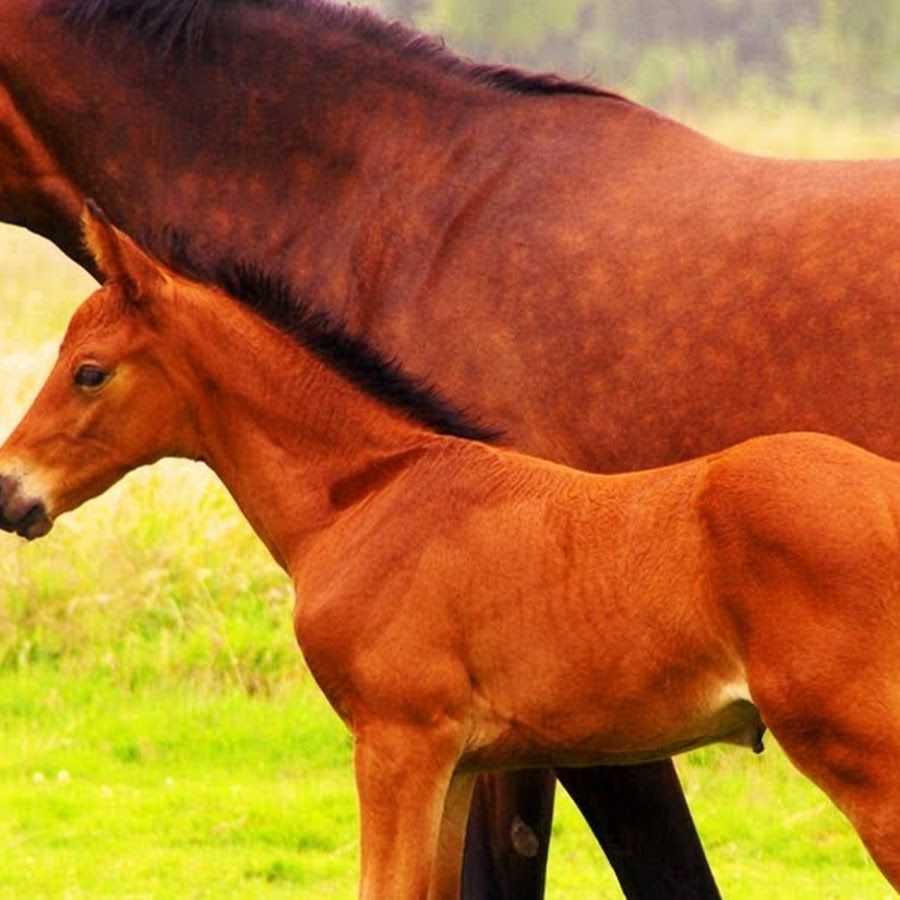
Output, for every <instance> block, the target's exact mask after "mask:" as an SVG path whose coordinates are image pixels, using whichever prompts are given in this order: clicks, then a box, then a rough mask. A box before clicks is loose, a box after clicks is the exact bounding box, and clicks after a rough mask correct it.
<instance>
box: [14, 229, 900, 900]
mask: <svg viewBox="0 0 900 900" xmlns="http://www.w3.org/2000/svg"><path fill="white" fill-rule="evenodd" d="M86 229H87V237H88V245H89V247H90V248H91V250H92V252H93V254H94V256H95V258H96V260H97V263H98V266H99V267H100V268H101V270H102V271H104V272H105V273H106V275H107V276H108V278H109V281H108V283H107V284H106V286H105V287H103V288H101V289H100V290H98V291H97V292H96V293H94V294H93V295H92V296H91V297H90V298H88V300H86V301H85V303H84V304H83V305H82V306H81V307H80V309H79V310H78V311H77V312H76V314H75V316H74V317H73V319H72V322H71V324H70V325H69V329H68V332H67V334H66V337H65V340H64V342H63V344H62V347H61V350H60V355H59V359H58V361H57V363H56V366H55V368H54V369H53V371H52V373H51V374H50V376H49V378H48V381H47V383H46V384H45V385H44V387H43V388H42V390H41V392H40V394H39V395H38V397H37V399H36V400H35V402H34V404H33V405H32V407H31V409H30V410H29V412H28V413H27V414H26V416H25V418H24V419H23V420H22V422H21V423H20V424H19V426H18V427H17V428H16V430H15V431H14V432H13V434H12V436H11V437H10V438H9V439H8V440H7V442H6V443H5V444H4V445H3V447H2V449H0V473H2V476H0V489H2V502H0V514H2V525H3V527H4V528H6V529H8V530H14V531H16V532H18V533H19V534H21V535H23V536H24V537H27V538H34V537H38V536H40V535H42V534H45V533H46V532H47V531H48V530H49V529H50V527H51V524H52V522H53V519H54V518H55V517H57V516H58V515H60V514H61V513H63V512H65V511H67V510H70V509H73V508H74V507H76V506H78V505H79V504H81V503H83V502H84V501H85V500H87V499H89V498H90V497H93V496H95V495H97V494H99V493H100V492H101V491H103V490H104V489H105V488H107V487H109V486H110V485H111V484H112V483H113V482H115V481H116V480H117V479H118V478H120V477H121V476H122V475H123V474H125V472H127V471H129V470H130V469H133V468H134V467H136V466H138V465H141V464H145V463H151V462H153V461H154V460H156V459H158V458H160V457H162V456H167V455H178V456H186V457H191V458H195V459H202V460H205V461H206V462H207V463H208V464H209V465H210V466H211V467H212V468H213V469H214V470H215V471H216V472H217V473H218V475H219V476H220V477H221V479H222V480H223V481H224V483H225V484H226V485H227V487H228V488H229V490H230V491H231V493H232V494H233V495H234V497H235V499H236V500H237V502H238V504H239V505H240V507H241V509H242V510H243V512H244V513H245V515H246V516H247V518H248V519H249V520H250V522H251V523H252V525H253V527H254V528H255V529H256V531H257V533H258V534H259V536H260V537H261V538H262V539H263V541H264V542H265V543H266V545H267V546H268V548H269V550H270V551H271V552H272V554H273V556H274V557H275V559H276V560H277V561H278V562H279V563H280V564H281V565H282V566H283V567H284V568H285V569H286V570H287V571H288V572H289V573H290V574H291V576H292V578H293V580H294V585H295V589H296V596H297V601H296V607H295V613H294V623H295V630H296V635H297V640H298V642H299V644H300V647H301V649H302V650H303V653H304V655H305V657H306V660H307V662H308V664H309V667H310V669H311V671H312V672H313V674H314V676H315V677H316V679H317V681H318V683H319V684H320V686H321V687H322V689H323V690H324V692H325V693H326V695H327V696H328V699H329V700H330V702H331V703H332V704H333V705H334V707H335V709H336V710H337V712H338V713H339V714H340V716H341V718H342V719H343V720H344V722H345V723H346V724H347V726H348V727H349V728H350V730H351V732H352V733H353V737H354V741H355V771H356V780H357V787H358V792H359V802H360V820H361V882H360V896H361V897H365V898H375V897H378V898H385V900H395V898H426V897H428V898H454V897H457V896H458V892H459V876H460V860H461V853H462V841H463V835H464V829H465V822H466V813H467V809H468V803H469V798H470V792H471V787H472V782H473V777H474V774H475V773H476V772H477V771H479V770H484V769H492V768H495V769H497V768H499V769H502V768H516V767H528V766H546V765H566V766H578V765H583V764H589V763H590V764H598V763H601V764H603V763H608V764H615V763H635V762H641V761H644V760H653V759H660V758H664V757H667V756H670V755H671V754H674V753H678V752H680V751H683V750H686V749H688V748H691V747H697V746H700V745H702V744H706V743H709V742H712V741H729V742H732V743H736V744H739V745H743V746H748V747H752V748H753V749H756V750H759V749H761V739H762V735H763V732H764V730H765V726H768V727H769V728H771V729H772V731H773V732H774V734H775V735H776V736H777V738H778V740H779V741H780V742H781V744H782V746H783V747H784V749H785V751H786V752H787V754H788V755H789V756H790V758H791V759H792V760H793V762H794V763H795V764H796V765H797V767H798V768H799V769H800V770H801V771H803V772H805V773H806V774H807V775H808V776H809V777H810V778H812V779H813V780H814V781H815V782H816V783H817V784H819V785H820V786H821V787H822V788H823V789H824V790H825V791H826V792H827V793H828V794H829V796H830V797H831V798H832V799H833V800H834V802H835V803H836V804H837V805H838V806H839V807H840V808H841V809H842V810H843V811H844V812H845V813H846V814H847V816H848V817H849V818H850V820H851V822H852V823H853V825H854V827H855V828H856V829H857V831H858V833H859V834H860V836H861V837H862V839H863V841H864V842H865V843H866V846H867V847H868V849H869V850H870V852H871V853H872V856H873V857H874V858H875V860H876V862H877V864H878V865H879V866H880V867H881V869H882V871H883V872H884V874H885V875H886V876H887V878H888V879H889V880H890V881H891V883H892V884H893V885H894V887H895V888H900V824H898V817H897V815H896V812H897V809H898V808H900V722H898V718H900V717H898V715H897V712H898V706H900V679H898V678H897V675H898V660H900V597H898V594H900V537H898V532H900V466H898V465H897V464H895V463H891V462H888V461H886V460H884V459H881V458H880V457H877V456H874V455H872V454H870V453H868V452H865V451H863V450H861V449H858V448H856V447H854V446H852V445H850V444H847V443H844V442H842V441H839V440H837V439H835V438H831V437H825V436H822V435H812V434H792V435H780V436H773V437H768V438H759V439H756V440H753V441H750V442H747V443H744V444H740V445H738V446H736V447H733V448H731V449H730V450H726V451H724V452H722V453H718V454H715V455H712V456H708V457H704V458H701V459H698V460H695V461H692V462H688V463H683V464H680V465H676V466H672V467H669V468H664V469H656V470H650V471H645V472H640V473H633V474H627V475H619V476H600V475H590V474H585V473H581V472H577V471H573V470H571V469H567V468H564V467H562V466H558V465H555V464H551V463H547V462H543V461H540V460H537V459H533V458H529V457H525V456H522V455H519V454H517V453H514V452H512V451H508V450H504V449H500V448H497V447H492V446H489V445H487V444H485V443H479V442H476V441H471V440H464V439H460V438H458V437H453V436H448V435H445V434H440V433H438V432H437V431H435V430H434V429H433V428H427V427H424V426H423V425H422V424H421V423H420V422H417V421H415V418H414V415H413V413H412V411H411V407H409V406H408V405H406V406H405V405H404V403H405V402H406V401H404V400H402V399H398V398H397V397H394V398H393V400H392V402H385V400H384V399H383V398H382V399H376V398H374V397H373V396H371V395H370V394H369V393H367V392H366V391H365V390H363V389H362V388H361V387H359V386H358V385H356V384H354V383H352V381H351V380H349V379H348V378H346V377H344V376H343V375H341V374H338V373H337V372H335V371H334V370H333V369H332V368H331V367H329V366H327V365H325V364H324V363H323V362H322V361H321V360H320V359H319V358H318V357H317V355H316V354H315V353H313V352H311V350H310V349H309V347H307V346H306V345H305V344H304V342H303V340H301V339H298V335H297V334H287V333H286V332H285V331H284V330H282V329H280V328H278V327H275V325H274V324H271V323H270V322H269V321H266V319H265V318H264V317H263V316H266V315H269V316H270V318H271V317H275V318H277V314H276V313H273V312H272V309H269V308H267V306H266V303H265V302H264V301H263V300H260V299H259V298H256V299H248V298H247V297H244V298H243V301H244V302H240V301H239V300H237V299H230V298H228V297H227V296H225V295H224V294H223V292H222V291H221V290H220V289H219V288H213V287H209V286H206V285H203V284H200V283H197V282H193V281H191V280H188V279H186V278H184V277H182V276H180V275H178V274H176V273H175V272H173V271H171V270H169V269H168V268H166V267H164V266H162V265H161V264H159V263H158V262H156V261H155V260H153V259H152V258H150V257H149V256H147V255H146V254H145V253H144V252H143V251H142V250H141V249H139V248H138V247H137V246H136V245H135V244H134V243H133V242H132V241H131V240H130V239H129V238H127V237H126V236H125V235H123V234H122V233H121V232H118V231H117V230H116V229H114V228H113V227H112V226H111V225H109V224H108V223H107V222H106V221H105V220H103V219H102V218H100V217H98V216H96V215H94V214H91V213H88V214H87V215H86ZM275 293H277V292H275ZM270 299H271V298H270ZM274 300H275V305H277V302H278V298H277V297H275V298H274ZM248 307H254V308H248ZM291 308H292V310H293V309H294V308H293V307H291ZM259 313H262V315H260V314H259ZM292 315H294V313H293V312H292ZM320 337H321V335H320ZM320 343H321V342H320ZM319 349H321V347H320V348H319ZM371 374H372V373H371V372H370V376H371ZM393 377H395V378H399V376H398V375H397V373H396V372H395V373H393ZM400 380H402V379H400ZM370 381H371V377H370ZM273 385H278V389H277V390H275V389H273V388H272V386H273ZM370 387H371V385H370ZM416 391H417V392H418V394H419V397H418V399H419V400H421V399H422V397H424V396H425V395H426V392H425V391H423V389H421V388H420V387H419V388H415V389H414V390H413V393H415V392H416ZM432 400H433V398H432ZM635 439H639V436H638V435H636V436H635ZM764 723H765V725H764Z"/></svg>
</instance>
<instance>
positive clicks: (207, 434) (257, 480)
mask: <svg viewBox="0 0 900 900" xmlns="http://www.w3.org/2000/svg"><path fill="white" fill-rule="evenodd" d="M190 314H191V315H192V316H194V317H195V318H194V320H193V321H192V322H190V323H189V326H188V327H187V328H185V327H183V326H178V327H177V328H176V329H175V330H174V331H173V337H172V343H173V345H175V346H178V344H176V342H181V346H179V349H178V353H179V356H181V357H182V359H187V360H189V361H190V362H189V369H188V375H187V377H188V378H189V379H190V381H191V384H190V387H189V388H188V390H189V391H190V392H191V394H192V395H193V396H195V397H196V398H197V400H196V402H195V404H194V410H193V416H194V420H195V422H196V427H195V440H196V444H195V445H193V446H191V447H190V448H185V450H186V451H188V452H189V453H190V455H192V456H197V457H200V458H202V459H203V460H205V461H206V462H207V464H208V465H209V466H210V467H211V468H212V469H213V470H214V471H215V472H216V474H217V475H218V476H219V477H220V479H221V480H222V481H223V483H224V484H225V486H226V487H227V488H228V490H229V492H230V493H231V494H232V496H233V497H234V499H235V500H236V502H237V503H238V505H239V506H240V508H241V510H242V512H243V513H244V515H245V516H246V517H247V519H248V520H249V522H250V524H251V525H252V526H253V528H254V530H255V531H256V532H257V534H258V535H259V536H260V538H262V540H263V541H264V542H265V543H266V545H267V547H268V548H269V550H270V552H271V553H272V555H273V556H274V558H275V559H276V561H277V562H278V563H279V564H280V565H282V566H283V567H284V568H285V569H287V570H289V571H290V570H291V569H292V567H293V563H294V562H295V561H296V560H297V559H298V558H299V556H300V555H301V554H302V553H303V552H304V550H305V548H306V547H307V545H308V542H309V541H310V540H311V539H314V538H315V536H316V535H318V534H319V533H321V532H322V531H323V530H324V529H325V528H327V527H328V526H329V525H331V524H332V523H333V522H334V521H335V519H336V518H337V517H339V516H340V515H342V514H344V513H345V512H346V511H347V510H348V509H349V508H351V507H353V506H354V505H355V504H357V503H359V502H361V501H362V500H364V499H365V497H366V496H367V495H368V494H369V493H370V492H372V491H375V490H377V489H378V488H379V487H380V486H382V485H383V484H384V482H385V479H388V480H390V479H391V478H393V477H395V476H396V475H398V474H399V473H400V472H402V470H403V469H404V468H405V466H406V465H408V464H409V463H411V462H412V461H413V460H414V459H415V458H417V457H418V455H419V453H420V452H421V451H422V449H424V448H425V447H426V446H430V445H432V444H434V443H435V442H439V441H441V440H442V438H441V437H440V436H438V435H436V434H434V433H433V432H431V431H429V430H427V429H425V428H423V427H422V426H419V425H418V424H416V423H413V422H412V421H410V420H408V419H406V418H405V417H404V416H403V415H401V414H400V413H399V412H395V411H394V410H392V409H390V408H389V407H386V406H384V405H382V404H381V403H379V402H378V401H376V400H375V399H373V398H372V397H370V396H368V395H367V394H365V393H363V392H362V390H361V389H359V388H357V387H355V386H353V385H351V384H350V383H348V382H347V381H346V380H344V379H343V378H342V377H341V376H339V375H337V374H336V373H335V372H333V371H332V370H331V369H330V368H328V367H327V366H325V365H324V364H323V363H321V362H319V360H318V359H316V358H315V357H314V356H313V355H312V354H311V353H310V352H309V351H307V350H306V349H305V348H303V347H301V346H300V345H299V344H297V343H296V342H295V341H294V340H293V339H292V338H290V337H287V336H286V335H284V334H282V333H281V332H279V331H277V330H276V329H275V328H273V327H271V326H269V325H268V324H267V323H264V322H262V321H261V320H259V319H257V318H256V317H255V316H254V315H252V314H251V313H249V312H248V311H247V310H245V309H242V308H240V307H238V305H237V304H236V303H235V302H234V301H231V300H227V301H222V302H221V303H220V304H219V305H218V306H217V307H216V308H214V307H213V305H212V304H210V303H205V304H202V305H199V307H198V308H195V309H193V311H192V312H191V313H190ZM186 335H192V336H193V337H185V336H186Z"/></svg>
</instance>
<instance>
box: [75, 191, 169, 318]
mask: <svg viewBox="0 0 900 900" xmlns="http://www.w3.org/2000/svg"><path fill="white" fill-rule="evenodd" d="M81 222H82V227H83V229H84V240H85V243H86V244H87V248H88V250H89V251H90V253H91V256H93V257H94V260H95V261H96V263H97V266H98V267H99V268H100V271H101V272H102V273H103V275H104V277H105V278H106V279H107V280H109V281H117V282H119V283H120V284H122V286H123V287H124V288H125V291H126V294H127V295H128V298H129V299H130V300H133V301H135V302H138V301H139V300H146V299H148V298H151V297H153V295H154V294H155V293H157V292H158V291H159V290H160V289H161V288H162V287H163V285H164V284H165V283H166V281H167V278H166V275H165V272H164V270H163V268H162V267H161V266H160V264H159V263H158V262H157V261H156V260H155V259H154V258H153V257H152V256H150V254H149V253H147V252H146V251H145V250H142V249H141V248H140V247H139V246H138V245H137V244H136V243H135V242H134V241H133V240H132V239H131V238H130V237H128V235H127V234H125V232H124V231H120V230H119V229H118V228H116V226H115V225H113V224H112V222H110V221H109V219H108V218H107V217H106V213H105V212H104V211H103V209H102V208H101V207H100V206H98V205H97V203H95V202H94V201H93V200H87V201H86V202H85V206H84V212H83V213H82V217H81Z"/></svg>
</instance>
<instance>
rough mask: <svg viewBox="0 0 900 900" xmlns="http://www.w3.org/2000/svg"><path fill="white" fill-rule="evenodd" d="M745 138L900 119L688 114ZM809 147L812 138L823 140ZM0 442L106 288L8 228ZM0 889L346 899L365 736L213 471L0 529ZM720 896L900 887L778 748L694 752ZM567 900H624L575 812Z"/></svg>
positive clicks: (185, 469)
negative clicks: (300, 634) (311, 658)
mask: <svg viewBox="0 0 900 900" xmlns="http://www.w3.org/2000/svg"><path fill="white" fill-rule="evenodd" d="M692 124H694V125H695V126H696V127H700V128H702V129H703V130H708V131H710V132H711V133H713V134H714V135H715V136H716V137H718V138H720V139H722V140H725V141H726V142H728V143H731V144H733V145H737V146H743V147H745V148H746V149H753V150H759V151H763V152H771V153H792V152H796V153H802V154H805V155H815V156H833V155H860V156H865V155H891V154H894V155H896V154H897V149H898V147H900V131H898V128H896V127H895V128H894V129H893V130H891V129H890V128H881V129H878V130H871V131H865V130H860V129H859V127H858V126H856V125H853V124H849V123H837V124H833V125H828V123H821V122H815V121H813V120H811V119H810V118H809V117H807V116H805V115H804V116H802V117H800V119H799V124H797V122H794V125H793V126H792V125H791V121H790V119H789V117H787V116H784V115H779V114H777V113H776V112H774V111H773V112H772V114H771V115H766V116H761V117H759V118H754V117H753V116H749V115H746V116H743V117H736V116H735V117H731V118H730V119H725V118H724V117H720V118H717V117H713V118H706V119H702V120H701V119H697V120H694V121H692ZM811 142H812V143H811ZM0 272H2V278H0V308H2V315H0V400H2V403H0V432H2V433H3V434H5V433H6V432H7V431H8V430H9V428H10V427H11V426H12V425H13V424H14V422H15V421H16V420H17V418H18V416H19V415H20V414H21V412H22V411H23V409H24V405H25V403H26V401H27V399H29V398H30V397H31V395H32V394H33V392H34V390H35V388H36V386H37V385H38V383H39V382H40V381H41V379H42V377H43V375H44V374H45V373H46V371H47V370H48V369H49V366H50V365H51V363H52V360H53V358H54V354H55V347H56V344H57V343H58V340H59V338H60V337H61V335H62V331H63V328H64V324H65V322H66V320H67V318H68V316H69V314H70V313H71V311H72V310H73V309H74V306H75V305H76V303H77V301H78V300H79V299H81V298H82V297H83V296H84V295H86V293H87V292H88V290H89V289H90V287H91V284H92V283H91V281H90V279H88V278H87V277H86V276H84V275H83V274H81V273H80V272H79V271H78V270H77V269H75V268H74V267H73V266H72V265H70V264H68V263H66V262H65V261H64V260H63V259H62V257H61V256H60V254H58V253H57V252H56V251H55V250H54V249H53V248H51V247H50V246H49V245H47V244H45V243H44V242H42V241H39V240H37V239H35V238H32V237H30V236H27V235H25V234H23V233H21V232H18V231H14V230H12V229H0ZM0 584H2V585H3V590H2V592H0V808H2V810H3V813H2V815H0V841H2V846H3V849H4V851H5V852H3V853H2V854H0V898H20V897H30V898H38V897H48V898H80V897H90V898H95V897H121V898H168V897H172V898H176V897H177V898H185V897H225V896H227V897H246V898H269V897H272V898H275V897H281V896H293V897H297V896H301V897H304V898H329V897H339V898H346V897H351V896H353V892H354V886H355V882H356V852H357V844H356V807H355V799H354V794H353V786H352V780H351V775H350V744H349V741H348V738H347V735H346V733H345V732H344V730H343V728H342V726H341V724H340V723H339V721H338V720H337V718H336V717H335V716H334V714H333V713H332V712H331V710H330V709H329V708H328V706H327V704H326V703H325V702H324V700H323V699H322V697H321V696H320V694H319V693H318V691H317V689H316V687H315V685H314V684H313V683H312V681H311V679H310V678H309V676H308V675H307V673H306V671H305V669H304V667H303V664H302V660H301V658H300V656H299V653H298V652H297V650H296V648H295V646H294V643H293V636H292V633H291V627H290V609H291V597H290V591H289V588H288V584H287V580H286V578H285V577H284V576H283V575H282V573H280V572H279V571H278V570H277V569H276V568H275V566H274V564H273V563H272V562H271V561H270V560H269V559H268V557H267V556H266V554H265V551H264V550H263V549H262V548H261V546H260V545H259V544H258V542H257V541H256V540H255V538H254V537H253V535H252V534H251V533H250V531H249V529H248V528H247V526H246V525H245V523H244V522H243V520H242V519H241V517H240V515H239V514H238V513H237V511H236V509H235V508H234V506H233V504H232V503H231V501H230V499H229V498H228V497H227V495H226V494H225V493H224V491H223V490H222V489H221V488H220V487H219V486H218V485H217V484H216V483H215V481H214V480H213V479H212V478H211V477H210V476H209V475H208V473H206V472H205V470H203V469H202V468H200V467H198V466H196V465H191V464H186V463H164V464H160V465H158V466H155V467H153V468H152V469H149V470H143V471H140V472H137V473H134V474H133V475H132V476H130V477H129V478H128V479H126V480H125V481H124V482H123V483H122V484H121V485H119V486H117V487H116V488H115V489H113V490H111V491H110V492H108V494H107V495H106V496H105V497H103V498H101V499H99V500H97V501H95V502H93V503H91V504H89V505H88V506H86V507H85V508H83V509H82V510H80V511H78V512H77V513H74V514H72V515H70V516H68V517H65V518H63V519H62V520H61V521H60V522H59V523H57V526H56V528H55V529H54V531H53V532H52V533H51V535H50V536H48V537H47V538H46V539H44V540H43V541H39V542H37V543H34V544H29V545H25V544H24V543H23V542H21V541H20V540H18V539H17V538H14V537H9V536H0ZM678 766H679V770H680V773H681V775H682V779H683V782H684V785H685V789H686V792H687V795H688V798H689V802H690V804H691V808H692V810H693V811H694V814H695V816H696V820H697V823H698V827H699V829H700V831H701V834H702V836H703V840H704V844H705V846H706V848H707V850H708V854H709V858H710V861H711V864H712V866H713V869H714V871H715V873H716V876H717V879H718V881H719V884H720V886H721V888H722V891H723V893H724V895H725V896H726V897H728V898H731V900H737V898H748V900H749V898H757V897H760V896H765V897H767V898H769V900H780V898H784V900H795V898H797V897H808V896H815V897H817V898H820V900H825V898H851V897H852V898H857V900H860V898H861V900H877V898H882V897H888V896H891V892H890V890H889V889H888V887H887V886H886V884H885V883H884V881H883V880H882V879H881V877H880V876H879V875H878V873H877V872H876V871H875V870H874V868H873V866H872V864H871V863H870V862H869V861H868V859H867V857H866V855H865V853H864V852H863V850H862V848H861V846H860V844H859V842H858V841H857V839H856V838H855V836H854V835H853V833H852V831H851V830H850V829H849V827H848V826H847V824H846V823H845V822H844V820H843V819H842V818H841V817H840V815H839V814H838V813H836V812H835V811H834V810H833V809H832V808H831V807H830V805H829V803H828V802H827V800H826V799H825V798H824V797H823V796H822V795H821V794H820V793H819V792H818V791H817V790H816V789H815V788H813V787H812V786H810V785H809V784H808V783H806V782H805V781H804V780H803V779H801V778H800V777H799V776H797V775H796V774H795V773H794V772H793V771H792V770H791V769H790V767H789V766H788V765H787V763H786V762H785V760H784V758H783V756H782V755H781V754H780V752H779V751H778V749H777V747H775V746H774V745H772V743H771V741H770V743H769V750H767V752H766V753H765V754H764V755H763V756H762V757H754V756H752V755H751V754H749V753H748V752H746V751H743V752H742V751H737V750H733V749H723V748H710V749H707V750H703V751H701V752H697V753H693V754H690V755H689V756H687V757H684V758H682V759H681V760H679V761H678ZM554 833H555V837H554V841H553V845H552V851H551V860H550V872H549V889H548V897H549V898H556V900H581V898H584V900H587V898H597V897H609V898H615V897H620V896H621V893H620V892H619V891H618V888H617V887H616V885H615V882H614V879H613V878H612V876H611V874H610V871H609V868H608V866H607V865H606V863H605V861H604V860H603V857H602V855H601V853H600V852H599V851H598V849H597V847H596V844H595V843H594V841H593V840H592V839H591V837H590V835H589V834H588V833H587V832H586V829H585V827H584V825H583V824H582V822H581V821H580V818H579V817H578V815H577V813H576V812H574V811H573V808H572V806H571V803H570V802H569V801H568V799H567V798H566V797H565V796H564V795H560V797H559V800H558V814H557V817H556V820H555V824H554Z"/></svg>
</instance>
